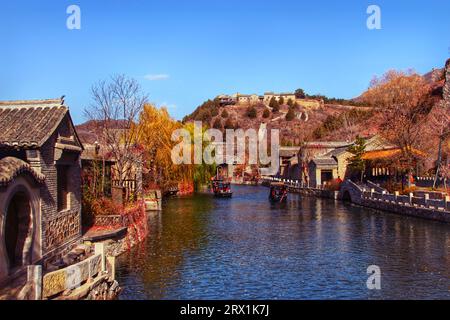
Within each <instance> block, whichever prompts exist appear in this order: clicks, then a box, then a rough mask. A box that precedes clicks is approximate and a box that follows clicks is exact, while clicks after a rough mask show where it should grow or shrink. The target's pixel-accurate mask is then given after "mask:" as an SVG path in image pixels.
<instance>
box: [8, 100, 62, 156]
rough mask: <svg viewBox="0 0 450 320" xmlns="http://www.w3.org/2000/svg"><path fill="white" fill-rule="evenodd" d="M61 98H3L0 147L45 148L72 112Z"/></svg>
mask: <svg viewBox="0 0 450 320" xmlns="http://www.w3.org/2000/svg"><path fill="white" fill-rule="evenodd" d="M61 103H62V102H61V100H60V99H57V100H33V101H0V147H1V146H14V147H24V148H37V147H41V146H42V145H43V144H44V143H45V141H47V139H48V138H49V137H50V135H51V134H52V133H53V132H54V131H55V130H56V128H57V126H58V125H59V123H60V122H61V120H62V119H63V117H64V116H65V115H66V113H67V112H68V109H67V107H65V106H64V105H62V104H61Z"/></svg>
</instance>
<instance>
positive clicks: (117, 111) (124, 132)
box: [84, 75, 147, 184]
mask: <svg viewBox="0 0 450 320" xmlns="http://www.w3.org/2000/svg"><path fill="white" fill-rule="evenodd" d="M91 94H92V104H91V105H90V106H89V107H88V108H86V109H85V110H84V113H85V116H86V118H88V119H89V120H91V121H92V123H93V124H94V125H95V131H96V132H97V133H98V135H99V137H98V139H99V140H100V141H99V142H100V143H102V144H104V145H105V146H106V147H107V148H108V152H109V153H110V154H111V155H112V157H113V159H114V160H115V162H116V165H115V169H116V170H115V171H116V172H114V173H115V176H116V178H117V179H118V180H119V182H120V183H121V184H122V183H123V180H125V179H126V178H127V177H128V176H129V174H130V173H131V171H132V168H133V163H135V162H136V161H139V160H138V159H139V157H140V150H139V148H138V147H137V145H136V141H137V138H138V136H139V128H138V127H137V126H136V125H135V124H136V121H137V119H138V116H139V114H140V112H141V111H142V109H143V107H144V105H145V103H146V102H147V96H146V95H145V94H143V93H142V90H141V87H140V85H139V84H138V82H137V81H136V80H134V79H131V78H128V77H126V76H125V75H118V76H113V77H111V78H110V79H109V80H108V81H100V82H99V83H97V84H95V85H94V86H93V87H92V89H91Z"/></svg>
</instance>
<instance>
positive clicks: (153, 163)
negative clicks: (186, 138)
mask: <svg viewBox="0 0 450 320" xmlns="http://www.w3.org/2000/svg"><path fill="white" fill-rule="evenodd" d="M181 127H182V124H181V123H179V122H177V121H175V120H174V119H172V118H171V117H170V115H169V113H168V112H167V109H166V108H160V109H158V108H156V107H155V106H153V105H150V104H146V105H145V106H144V109H143V111H142V112H141V114H140V116H139V122H138V128H139V137H138V141H139V143H140V144H142V146H143V148H144V155H145V166H144V180H145V184H146V187H152V185H154V186H159V187H162V188H164V189H166V188H168V187H171V186H173V185H176V184H178V182H181V181H186V180H191V179H192V178H191V177H192V168H190V166H189V165H184V164H181V165H176V164H174V163H173V162H172V160H171V157H170V155H171V151H172V148H173V147H174V145H175V143H174V142H173V141H172V140H171V137H172V132H173V131H174V130H176V129H180V128H181Z"/></svg>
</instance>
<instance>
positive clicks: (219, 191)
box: [211, 179, 233, 198]
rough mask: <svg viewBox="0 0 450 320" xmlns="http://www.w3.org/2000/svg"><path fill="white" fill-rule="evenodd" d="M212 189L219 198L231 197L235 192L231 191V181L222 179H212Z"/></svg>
mask: <svg viewBox="0 0 450 320" xmlns="http://www.w3.org/2000/svg"><path fill="white" fill-rule="evenodd" d="M211 184H212V191H213V192H214V196H216V197H219V198H231V197H232V196H233V192H231V186H230V183H229V182H226V181H223V180H221V179H214V180H212V181H211Z"/></svg>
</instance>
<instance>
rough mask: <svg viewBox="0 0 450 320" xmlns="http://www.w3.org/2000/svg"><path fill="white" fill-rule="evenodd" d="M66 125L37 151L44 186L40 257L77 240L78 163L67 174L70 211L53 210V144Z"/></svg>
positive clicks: (79, 172) (79, 167)
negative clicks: (44, 178) (41, 252)
mask: <svg viewBox="0 0 450 320" xmlns="http://www.w3.org/2000/svg"><path fill="white" fill-rule="evenodd" d="M65 126H67V121H64V120H63V121H62V122H61V123H60V127H59V128H58V129H57V130H56V131H55V132H54V133H53V134H52V136H51V137H50V138H49V139H48V141H47V142H46V143H45V144H44V145H43V146H42V148H41V149H40V170H41V173H42V174H44V175H45V176H46V181H45V185H44V186H43V187H41V198H42V201H41V203H42V207H41V210H42V247H43V256H44V257H45V256H47V255H50V254H53V253H54V252H55V251H58V249H59V248H60V247H61V246H63V245H66V244H67V243H68V242H71V241H75V240H77V239H78V238H80V237H81V159H80V157H78V160H77V161H76V163H75V164H74V165H73V166H72V167H71V168H70V170H69V173H68V175H69V185H70V186H71V190H70V191H71V192H70V201H69V203H70V208H69V209H68V210H64V211H61V212H58V208H57V195H58V186H57V170H56V166H55V161H54V159H55V143H56V139H57V137H58V132H61V131H63V130H67V128H65Z"/></svg>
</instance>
